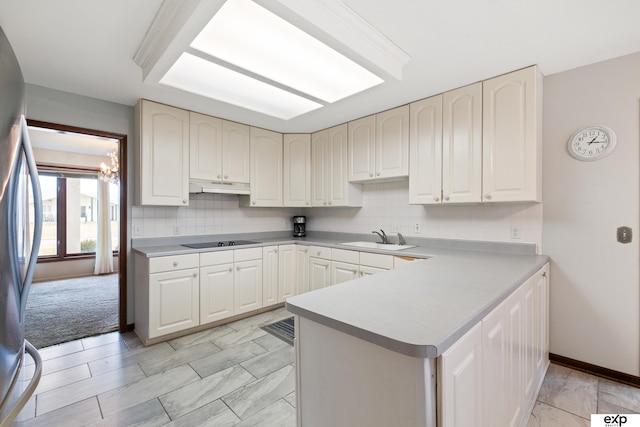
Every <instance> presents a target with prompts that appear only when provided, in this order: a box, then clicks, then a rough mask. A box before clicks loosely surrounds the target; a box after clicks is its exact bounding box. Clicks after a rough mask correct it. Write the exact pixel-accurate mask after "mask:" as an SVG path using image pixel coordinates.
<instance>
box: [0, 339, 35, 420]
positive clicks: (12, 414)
mask: <svg viewBox="0 0 640 427" xmlns="http://www.w3.org/2000/svg"><path fill="white" fill-rule="evenodd" d="M24 349H25V351H26V352H27V353H29V355H30V356H31V357H32V358H33V362H34V363H35V365H36V367H35V372H34V373H33V376H32V377H31V381H30V382H29V385H28V386H27V388H26V389H24V391H23V392H22V394H21V395H20V397H19V398H18V399H17V400H16V402H15V404H14V405H13V408H11V410H10V411H8V413H7V415H6V417H5V418H4V419H0V427H9V426H10V425H11V423H13V421H14V420H15V418H16V417H17V416H18V414H19V413H20V411H22V408H24V406H25V405H26V404H27V402H28V401H29V399H30V398H31V396H32V395H33V393H34V392H35V391H36V387H37V386H38V383H39V382H40V377H42V358H41V357H40V353H38V350H36V348H35V347H34V346H33V345H32V344H31V343H30V342H29V341H27V340H24ZM23 365H24V364H21V369H22V368H23V367H24V366H23ZM17 377H18V376H17V375H16V378H17ZM14 386H15V383H14V384H13V385H12V387H11V388H13V387H14Z"/></svg>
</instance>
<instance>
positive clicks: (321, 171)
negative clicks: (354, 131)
mask: <svg viewBox="0 0 640 427" xmlns="http://www.w3.org/2000/svg"><path fill="white" fill-rule="evenodd" d="M311 205H312V206H362V187H361V186H360V185H358V184H351V183H349V181H348V180H347V124H346V123H345V124H342V125H338V126H334V127H332V128H329V129H325V130H322V131H320V132H316V133H314V134H312V135H311Z"/></svg>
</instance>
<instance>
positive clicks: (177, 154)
mask: <svg viewBox="0 0 640 427" xmlns="http://www.w3.org/2000/svg"><path fill="white" fill-rule="evenodd" d="M136 127H137V128H138V131H139V140H140V144H139V156H138V159H139V164H138V168H137V169H138V171H137V173H138V176H137V181H138V194H137V204H138V205H141V206H187V205H188V204H189V112H188V111H185V110H181V109H179V108H175V107H170V106H168V105H163V104H158V103H155V102H151V101H147V100H144V99H143V100H140V102H138V104H137V105H136Z"/></svg>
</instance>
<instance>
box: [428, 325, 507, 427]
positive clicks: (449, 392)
mask: <svg viewBox="0 0 640 427" xmlns="http://www.w3.org/2000/svg"><path fill="white" fill-rule="evenodd" d="M482 356H483V355H482V324H481V323H478V324H477V325H476V326H474V327H473V328H472V329H471V330H470V331H469V332H467V333H466V334H465V335H464V336H463V337H462V338H460V339H459V340H458V341H456V343H455V344H454V345H452V346H451V347H450V348H449V349H448V350H447V351H445V352H444V353H443V354H442V357H440V358H439V359H438V363H439V365H440V366H439V369H438V371H439V372H440V378H439V379H438V384H439V387H440V389H441V391H440V399H441V400H440V404H439V408H440V422H439V424H438V425H440V426H441V427H467V426H482V425H483V424H482V366H483V357H482ZM490 425H496V426H497V425H499V424H490Z"/></svg>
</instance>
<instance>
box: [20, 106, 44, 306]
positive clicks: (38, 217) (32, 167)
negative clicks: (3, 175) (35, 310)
mask: <svg viewBox="0 0 640 427" xmlns="http://www.w3.org/2000/svg"><path fill="white" fill-rule="evenodd" d="M20 127H21V138H22V148H23V150H24V154H25V159H26V162H27V169H28V171H29V178H30V181H31V188H32V191H33V214H34V221H33V223H34V225H33V244H32V245H31V255H30V256H29V264H28V265H27V270H26V274H25V278H24V285H25V286H24V288H23V289H22V295H21V296H20V297H21V298H20V313H22V315H23V316H24V313H25V310H26V308H27V296H28V295H29V287H30V285H31V281H32V280H33V274H34V272H35V268H36V263H37V262H38V251H39V250H40V238H41V237H42V191H41V189H40V179H39V178H38V169H37V167H36V161H35V157H34V155H33V150H32V148H31V141H30V140H29V132H28V129H27V120H26V119H25V117H24V115H23V116H22V117H20Z"/></svg>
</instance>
